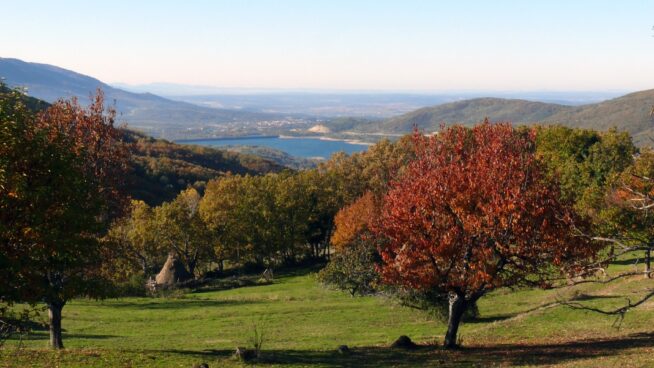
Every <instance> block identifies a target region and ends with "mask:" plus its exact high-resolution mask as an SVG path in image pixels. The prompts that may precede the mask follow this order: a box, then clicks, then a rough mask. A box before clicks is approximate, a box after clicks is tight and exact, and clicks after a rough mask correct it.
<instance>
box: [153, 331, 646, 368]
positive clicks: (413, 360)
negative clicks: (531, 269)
mask: <svg viewBox="0 0 654 368" xmlns="http://www.w3.org/2000/svg"><path fill="white" fill-rule="evenodd" d="M643 347H645V348H652V347H654V333H642V334H633V335H628V336H624V337H622V338H615V339H593V340H583V341H577V342H567V343H560V344H506V345H489V346H471V347H464V348H461V349H457V350H444V349H442V348H440V347H436V346H429V345H422V346H420V347H418V348H417V349H414V350H398V349H392V348H388V347H359V348H353V349H352V351H351V353H349V354H339V353H338V352H336V350H333V351H312V350H265V351H264V353H263V356H262V358H261V359H259V361H258V362H257V363H258V364H259V365H263V366H265V365H275V364H294V365H306V366H311V365H320V366H326V367H364V368H368V367H369V368H372V367H419V366H439V367H469V366H488V365H489V364H493V365H501V366H513V365H536V366H539V365H552V364H557V363H566V362H574V361H576V360H579V359H590V358H602V357H609V356H614V355H617V354H620V353H621V352H622V351H623V350H626V349H633V348H643ZM166 352H167V353H172V354H182V355H189V356H194V357H196V358H198V359H202V358H209V357H213V358H228V357H230V356H231V355H232V353H233V351H231V350H205V351H190V350H166Z"/></svg>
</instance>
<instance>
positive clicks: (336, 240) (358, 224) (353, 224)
mask: <svg viewBox="0 0 654 368" xmlns="http://www.w3.org/2000/svg"><path fill="white" fill-rule="evenodd" d="M378 212H379V211H378V204H377V201H376V200H375V196H374V195H373V193H372V192H367V193H366V194H364V195H363V196H362V197H361V198H359V199H357V200H356V201H355V202H354V203H352V204H351V205H349V206H347V207H344V208H342V209H341V210H339V211H338V213H336V216H335V217H334V234H333V235H332V237H331V243H332V245H333V246H334V248H335V249H336V251H340V250H342V249H343V248H344V247H346V246H347V245H348V244H350V243H351V242H352V241H353V240H354V239H355V238H356V237H358V236H359V235H360V234H361V232H362V231H364V230H366V229H367V227H368V224H369V223H371V222H372V220H373V219H374V217H375V216H376V215H377V213H378Z"/></svg>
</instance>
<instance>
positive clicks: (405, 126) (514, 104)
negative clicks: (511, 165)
mask: <svg viewBox="0 0 654 368" xmlns="http://www.w3.org/2000/svg"><path fill="white" fill-rule="evenodd" d="M570 108H571V107H569V106H564V105H557V104H548V103H543V102H533V101H526V100H514V99H503V98H475V99H471V100H463V101H457V102H450V103H446V104H442V105H437V106H433V107H425V108H422V109H419V110H416V111H413V112H410V113H407V114H404V115H400V116H397V117H394V118H390V119H387V120H384V121H381V122H379V123H377V124H375V123H370V124H366V125H364V126H362V127H361V129H362V130H364V131H369V132H372V131H381V132H385V133H407V132H410V131H411V130H412V129H413V127H414V126H417V127H418V128H419V129H422V130H425V131H436V130H438V129H439V127H440V124H442V123H445V124H452V123H461V124H468V125H470V124H475V123H478V122H480V121H483V120H484V118H486V117H489V118H490V119H491V120H493V121H511V122H516V123H518V122H520V123H533V122H538V121H542V120H543V119H546V118H548V117H550V116H552V115H553V114H556V113H559V112H562V111H565V110H568V109H570Z"/></svg>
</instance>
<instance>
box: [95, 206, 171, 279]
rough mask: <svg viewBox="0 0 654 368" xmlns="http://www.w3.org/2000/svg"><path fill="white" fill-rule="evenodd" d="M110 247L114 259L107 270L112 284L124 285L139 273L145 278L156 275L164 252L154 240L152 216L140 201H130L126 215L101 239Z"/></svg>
mask: <svg viewBox="0 0 654 368" xmlns="http://www.w3.org/2000/svg"><path fill="white" fill-rule="evenodd" d="M104 241H107V242H109V243H110V247H111V249H112V251H113V252H114V254H115V256H112V257H111V258H112V259H115V261H114V262H112V265H111V267H110V269H111V270H112V271H111V274H112V275H111V276H112V278H113V279H114V280H116V279H117V278H118V277H121V278H122V279H123V281H125V279H126V278H128V277H129V276H131V275H133V274H134V273H135V272H137V273H140V274H141V275H142V276H143V277H144V278H145V277H148V276H151V275H153V274H154V273H156V272H158V271H159V270H158V269H157V266H160V265H162V264H163V262H164V261H165V257H166V254H167V252H166V249H163V247H162V243H161V242H160V241H158V239H157V232H156V229H155V223H154V213H153V210H152V208H151V207H150V206H148V205H147V204H146V203H145V202H143V201H138V200H132V202H131V205H130V207H129V213H128V215H126V216H124V217H121V218H119V219H117V220H115V221H114V222H113V224H112V226H111V228H110V229H109V232H108V233H107V236H106V237H105V238H104Z"/></svg>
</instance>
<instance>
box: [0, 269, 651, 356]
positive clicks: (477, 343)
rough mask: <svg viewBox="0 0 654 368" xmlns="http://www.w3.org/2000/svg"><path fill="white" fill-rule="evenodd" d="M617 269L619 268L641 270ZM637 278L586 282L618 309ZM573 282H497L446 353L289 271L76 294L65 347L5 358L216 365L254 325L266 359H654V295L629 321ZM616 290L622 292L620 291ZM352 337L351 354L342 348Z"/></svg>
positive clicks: (32, 347) (430, 331)
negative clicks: (139, 291) (114, 294)
mask: <svg viewBox="0 0 654 368" xmlns="http://www.w3.org/2000/svg"><path fill="white" fill-rule="evenodd" d="M623 263H625V264H623V265H619V266H617V267H613V268H614V269H613V270H611V272H612V273H614V272H617V271H618V270H619V269H623V270H624V269H628V268H630V267H632V266H630V265H628V263H629V262H623ZM653 282H654V281H653V280H647V279H643V278H640V277H639V278H635V279H631V280H625V281H621V282H619V283H617V284H611V285H609V286H602V285H596V284H593V285H586V286H583V287H577V288H576V292H577V293H579V292H581V293H583V294H584V295H585V294H588V295H593V297H591V298H590V299H589V300H588V301H587V303H591V305H594V306H603V307H609V306H611V305H617V304H619V303H622V302H623V301H624V297H625V296H631V297H634V295H633V293H634V292H635V291H637V290H642V289H643V288H646V287H651V284H652V283H653ZM572 292H575V290H550V291H541V290H523V291H519V292H509V291H508V290H499V291H496V292H494V293H492V294H491V295H489V296H487V297H485V298H484V299H482V300H481V301H480V305H479V307H480V312H481V318H479V320H477V321H475V322H474V323H468V324H465V325H463V327H462V330H461V337H462V340H463V344H464V345H465V348H464V349H463V350H460V351H456V352H445V351H443V350H441V349H440V348H434V347H433V346H427V347H424V348H421V349H418V350H415V351H410V352H406V351H397V350H392V349H389V348H387V347H386V346H387V345H388V344H389V343H390V342H392V341H393V340H394V339H395V338H396V337H397V336H399V335H401V334H407V335H409V336H411V337H412V338H413V339H414V340H415V341H418V342H421V343H423V344H430V343H431V344H434V343H440V341H441V339H442V335H443V334H444V332H445V328H444V325H443V324H442V323H440V322H436V321H432V320H429V319H428V318H426V316H425V315H424V314H422V313H420V312H417V311H413V310H409V309H406V308H402V307H398V306H395V305H393V304H392V303H389V302H388V301H387V300H385V299H383V298H375V297H363V298H350V297H349V296H347V295H345V294H343V293H340V292H336V291H330V290H325V289H323V288H322V287H320V286H319V285H317V284H316V282H315V278H314V274H295V275H293V274H288V275H285V276H283V277H281V278H278V279H277V280H276V282H275V284H273V285H268V286H255V287H245V288H240V289H233V290H228V291H214V292H204V293H193V294H187V295H185V296H184V297H182V298H168V299H146V298H125V299H119V300H107V301H103V302H96V301H88V300H76V301H74V302H72V303H70V304H69V305H67V306H66V307H65V309H64V328H65V329H66V332H65V334H64V341H65V344H66V346H67V348H68V349H67V350H65V351H63V352H59V353H55V352H51V351H49V350H47V349H45V348H44V347H45V346H46V344H47V340H46V335H45V334H44V333H40V334H37V335H34V336H33V338H32V339H31V340H29V341H27V343H26V344H27V346H28V349H25V350H22V351H20V352H19V353H16V351H15V350H14V349H13V348H12V347H11V346H10V347H8V348H5V350H0V358H1V360H0V362H2V363H0V366H9V367H11V366H21V367H23V366H62V367H69V366H70V367H88V366H94V367H129V366H133V367H142V366H159V367H170V366H182V367H190V366H192V365H193V364H194V363H200V362H208V363H209V365H210V366H211V367H216V366H227V367H230V366H241V364H240V363H238V362H236V361H234V360H233V359H231V358H230V355H231V353H232V351H233V349H234V348H235V347H236V346H249V345H251V344H250V343H249V342H248V339H249V336H251V334H252V326H253V325H254V324H257V325H258V326H260V327H262V328H263V330H264V334H265V338H266V341H265V343H264V350H265V352H266V356H265V362H264V363H261V365H263V366H284V367H286V366H289V367H290V366H293V367H300V366H315V367H338V366H357V367H378V366H404V367H413V366H424V365H436V364H441V365H443V366H455V367H466V366H475V365H477V366H489V365H490V366H526V365H548V366H550V365H555V366H561V367H573V366H574V367H596V366H618V365H620V366H622V367H641V366H642V367H646V366H652V365H654V333H653V332H652V330H653V329H652V327H651V326H652V322H654V310H653V309H654V303H646V304H644V305H643V306H641V307H639V308H638V309H637V310H634V311H632V312H630V313H629V314H628V315H627V317H626V319H625V320H624V322H623V323H622V324H621V326H620V328H619V329H617V328H614V327H611V325H612V323H613V322H614V318H612V317H607V316H602V315H599V314H594V313H590V312H584V311H575V310H571V309H569V308H566V307H563V306H560V305H556V304H553V303H555V302H556V300H557V298H559V297H561V296H564V295H569V294H570V293H572ZM616 293H617V294H616ZM340 344H347V345H349V346H350V347H351V348H353V350H354V352H353V354H351V355H347V356H345V355H339V354H338V353H336V352H335V348H336V347H337V346H338V345H340Z"/></svg>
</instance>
